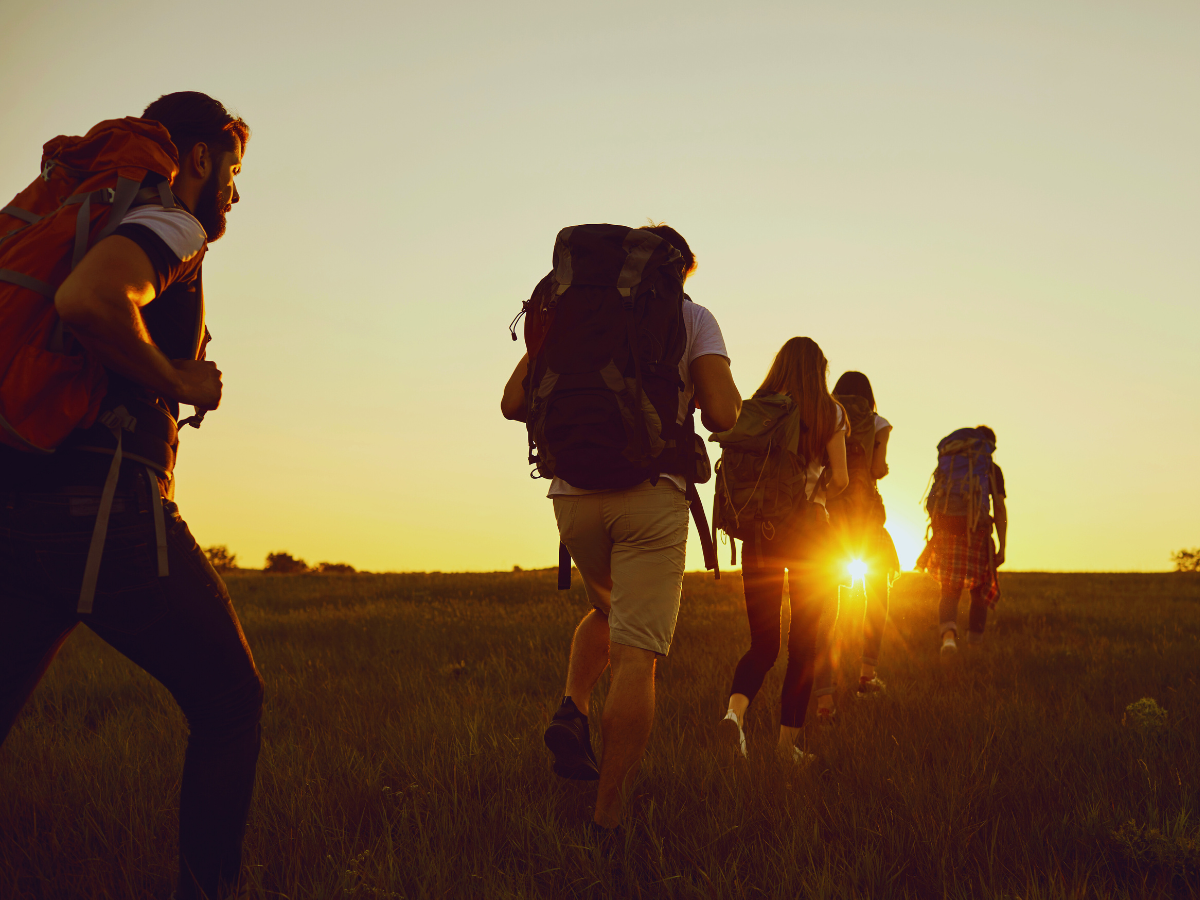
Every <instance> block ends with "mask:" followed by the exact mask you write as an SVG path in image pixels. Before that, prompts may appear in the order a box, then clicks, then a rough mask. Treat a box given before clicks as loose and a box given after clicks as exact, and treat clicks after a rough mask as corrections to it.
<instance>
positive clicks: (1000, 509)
mask: <svg viewBox="0 0 1200 900" xmlns="http://www.w3.org/2000/svg"><path fill="white" fill-rule="evenodd" d="M992 511H993V512H994V513H995V515H994V516H993V517H992V518H993V519H994V520H995V522H996V537H998V538H999V539H1000V549H999V550H998V551H997V552H996V565H997V566H1002V565H1004V549H1005V547H1006V546H1007V544H1008V508H1007V507H1006V506H1005V505H1004V498H1003V497H1001V496H1000V495H999V494H993V495H992Z"/></svg>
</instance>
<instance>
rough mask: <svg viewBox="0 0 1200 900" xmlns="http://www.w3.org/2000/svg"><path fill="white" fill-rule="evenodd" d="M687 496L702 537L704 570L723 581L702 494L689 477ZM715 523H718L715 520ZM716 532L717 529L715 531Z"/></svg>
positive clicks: (701, 546)
mask: <svg viewBox="0 0 1200 900" xmlns="http://www.w3.org/2000/svg"><path fill="white" fill-rule="evenodd" d="M685 496H686V497H687V498H688V500H690V501H691V503H690V504H689V505H690V506H691V509H692V520H693V521H694V522H695V523H696V532H697V533H698V534H699V535H700V550H701V551H702V552H703V554H704V568H706V569H710V570H711V571H712V573H713V575H714V576H715V580H716V581H720V580H721V567H720V566H719V565H718V564H717V546H716V544H715V543H714V542H713V536H712V534H710V533H709V530H708V517H707V516H706V515H705V514H704V504H703V503H701V502H700V494H699V493H697V491H696V483H695V482H694V481H692V479H691V478H690V477H689V478H688V479H687V491H686V494H685ZM714 521H716V520H715V519H714ZM714 530H715V529H714Z"/></svg>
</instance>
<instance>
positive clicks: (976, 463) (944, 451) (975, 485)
mask: <svg viewBox="0 0 1200 900" xmlns="http://www.w3.org/2000/svg"><path fill="white" fill-rule="evenodd" d="M995 450H996V445H995V444H993V443H992V441H991V440H990V439H989V438H988V436H987V435H986V433H985V432H983V431H981V430H979V429H978V428H960V429H958V430H957V431H953V432H951V433H950V434H948V435H946V437H944V438H942V439H941V440H940V441H939V442H938V464H937V468H936V469H934V470H933V486H932V487H931V488H930V489H929V498H928V500H927V501H926V503H925V508H926V510H928V512H929V515H930V519H931V521H932V519H933V518H934V517H937V516H963V517H965V522H966V526H967V529H968V533H970V532H972V531H974V530H975V529H976V528H978V527H979V526H980V522H981V520H982V519H984V518H986V517H987V515H988V501H989V498H990V495H991V474H992V454H993V453H994V452H995Z"/></svg>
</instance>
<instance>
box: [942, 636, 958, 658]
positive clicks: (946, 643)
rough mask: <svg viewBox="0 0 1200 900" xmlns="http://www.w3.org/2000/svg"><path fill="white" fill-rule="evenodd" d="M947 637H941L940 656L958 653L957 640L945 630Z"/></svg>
mask: <svg viewBox="0 0 1200 900" xmlns="http://www.w3.org/2000/svg"><path fill="white" fill-rule="evenodd" d="M947 635H948V636H947V637H945V638H943V639H942V656H946V655H947V654H950V653H958V642H957V641H955V640H954V635H953V634H950V633H949V632H947Z"/></svg>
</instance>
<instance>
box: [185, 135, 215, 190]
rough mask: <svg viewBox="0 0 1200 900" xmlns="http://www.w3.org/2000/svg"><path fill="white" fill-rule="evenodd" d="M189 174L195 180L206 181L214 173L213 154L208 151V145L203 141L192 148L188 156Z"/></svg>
mask: <svg viewBox="0 0 1200 900" xmlns="http://www.w3.org/2000/svg"><path fill="white" fill-rule="evenodd" d="M187 167H188V170H189V171H188V174H189V175H191V176H192V177H193V178H196V179H199V180H200V181H204V180H205V179H206V178H208V176H209V173H211V172H212V154H211V153H210V152H209V150H208V144H206V143H204V142H203V141H201V142H200V143H198V144H194V145H193V146H192V149H191V151H190V152H189V153H188V155H187Z"/></svg>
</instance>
